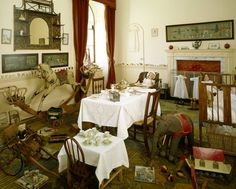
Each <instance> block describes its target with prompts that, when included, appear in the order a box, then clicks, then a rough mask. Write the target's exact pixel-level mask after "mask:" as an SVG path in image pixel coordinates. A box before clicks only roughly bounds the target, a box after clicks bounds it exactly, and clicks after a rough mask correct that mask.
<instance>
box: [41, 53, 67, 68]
mask: <svg viewBox="0 0 236 189" xmlns="http://www.w3.org/2000/svg"><path fill="white" fill-rule="evenodd" d="M68 62H69V53H67V52H64V53H42V63H43V64H48V65H49V66H50V67H51V68H55V67H64V66H68Z"/></svg>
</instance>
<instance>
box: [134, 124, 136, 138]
mask: <svg viewBox="0 0 236 189" xmlns="http://www.w3.org/2000/svg"><path fill="white" fill-rule="evenodd" d="M134 140H136V127H135V126H134Z"/></svg>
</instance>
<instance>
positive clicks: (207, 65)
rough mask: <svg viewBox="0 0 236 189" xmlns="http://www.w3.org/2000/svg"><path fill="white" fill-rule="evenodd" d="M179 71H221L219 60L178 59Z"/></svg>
mask: <svg viewBox="0 0 236 189" xmlns="http://www.w3.org/2000/svg"><path fill="white" fill-rule="evenodd" d="M176 62H177V71H192V72H218V73H220V72H221V66H220V63H221V61H219V60H177V61H176Z"/></svg>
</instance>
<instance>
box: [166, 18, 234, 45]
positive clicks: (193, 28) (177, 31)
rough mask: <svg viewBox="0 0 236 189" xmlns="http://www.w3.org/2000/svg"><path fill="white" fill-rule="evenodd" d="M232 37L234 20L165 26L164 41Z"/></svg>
mask: <svg viewBox="0 0 236 189" xmlns="http://www.w3.org/2000/svg"><path fill="white" fill-rule="evenodd" d="M225 39H234V20H221V21H214V22H201V23H191V24H179V25H168V26H166V41H167V42H177V41H197V40H201V41H203V40H225Z"/></svg>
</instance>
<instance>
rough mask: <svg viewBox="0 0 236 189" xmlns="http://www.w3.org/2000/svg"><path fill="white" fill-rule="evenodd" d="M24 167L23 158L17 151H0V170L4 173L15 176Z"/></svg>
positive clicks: (10, 149)
mask: <svg viewBox="0 0 236 189" xmlns="http://www.w3.org/2000/svg"><path fill="white" fill-rule="evenodd" d="M23 166H24V163H23V158H22V156H21V154H20V153H19V152H18V151H17V150H16V149H13V148H8V147H6V148H3V149H1V150H0V169H1V170H2V171H3V172H4V173H6V174H7V175H10V176H15V175H17V174H18V173H19V172H20V171H21V170H22V169H23Z"/></svg>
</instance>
